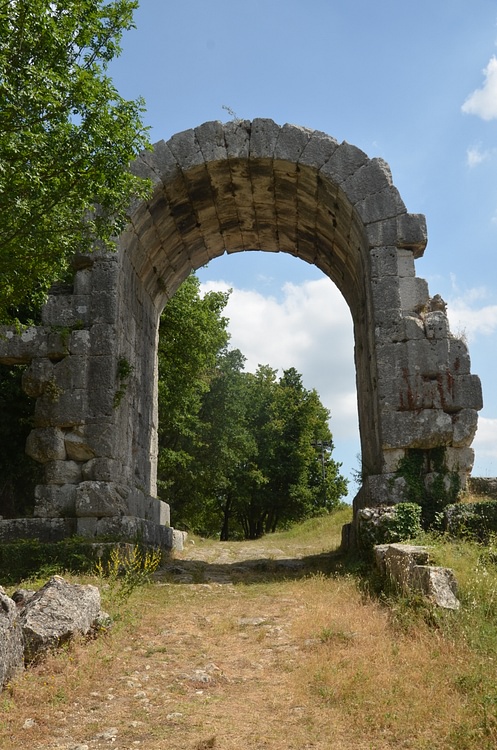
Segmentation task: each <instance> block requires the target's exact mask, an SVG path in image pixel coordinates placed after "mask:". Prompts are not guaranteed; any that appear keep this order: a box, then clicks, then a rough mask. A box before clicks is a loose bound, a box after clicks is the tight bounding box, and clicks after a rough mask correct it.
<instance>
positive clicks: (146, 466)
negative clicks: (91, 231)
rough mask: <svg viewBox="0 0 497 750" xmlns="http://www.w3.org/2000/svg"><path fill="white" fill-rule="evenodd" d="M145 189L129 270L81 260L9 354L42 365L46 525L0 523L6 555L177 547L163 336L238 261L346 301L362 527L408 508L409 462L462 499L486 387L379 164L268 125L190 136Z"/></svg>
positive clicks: (305, 133)
mask: <svg viewBox="0 0 497 750" xmlns="http://www.w3.org/2000/svg"><path fill="white" fill-rule="evenodd" d="M133 171H135V172H136V173H137V174H139V175H141V176H143V177H147V178H149V179H150V180H151V181H152V183H153V195H152V197H150V199H149V200H147V201H144V202H140V203H137V205H136V206H134V208H133V211H132V214H131V220H130V223H129V226H128V228H127V230H126V231H125V232H124V233H123V234H122V236H121V237H120V238H119V240H118V247H117V252H115V253H106V254H101V253H99V252H95V253H93V254H91V255H89V256H84V257H77V258H75V259H74V267H75V274H74V285H73V288H72V289H63V288H62V289H59V290H58V291H59V292H61V291H62V293H53V294H51V296H50V297H49V299H48V302H47V303H46V305H45V307H44V309H43V325H42V326H39V327H36V328H29V329H27V330H26V331H24V332H22V333H21V334H17V333H15V332H14V331H13V330H6V331H4V334H5V335H4V336H3V337H2V338H1V340H0V362H3V363H5V364H15V363H20V364H21V363H22V364H27V363H29V367H28V368H27V370H26V372H25V375H24V380H23V386H24V388H25V390H26V392H27V393H28V394H29V395H31V396H33V397H36V406H35V416H34V419H35V422H34V424H35V426H34V429H33V431H32V432H31V434H30V436H29V438H28V441H27V446H26V450H27V452H28V454H29V455H31V456H32V457H33V458H35V459H36V460H37V461H40V462H42V463H43V464H44V467H45V483H44V484H43V485H40V486H38V487H37V489H36V499H35V511H34V517H33V518H30V519H17V520H14V521H3V522H1V523H0V526H1V527H2V528H3V531H2V529H1V528H0V539H1V538H5V535H6V534H7V535H8V536H9V537H10V538H13V537H15V536H39V537H40V538H44V539H57V538H61V537H64V536H68V535H71V534H74V533H77V534H79V535H84V536H87V537H89V538H93V537H96V536H102V535H104V536H116V537H120V538H123V539H133V538H136V536H137V535H139V536H140V537H141V538H143V539H144V540H145V541H148V542H150V543H154V544H157V543H160V544H162V545H163V546H166V547H170V546H172V545H173V544H174V541H175V539H177V537H178V535H177V534H176V533H175V532H174V531H173V529H172V528H171V527H170V526H169V508H168V506H167V505H166V504H165V503H164V502H161V501H160V500H158V499H157V498H156V457H157V398H156V387H157V367H156V360H157V356H156V352H157V336H158V321H159V316H160V313H161V311H162V309H163V307H164V305H165V304H166V303H167V301H168V299H170V298H171V296H172V295H173V294H174V293H175V291H176V290H177V288H178V287H179V285H180V284H181V283H182V282H183V281H184V279H185V278H186V277H187V276H188V274H189V273H190V272H191V271H192V270H194V269H197V268H199V267H200V266H202V265H205V264H206V263H207V262H208V261H210V260H212V259H213V258H216V257H218V256H220V255H222V254H223V253H225V252H227V253H234V252H240V251H244V250H261V251H268V252H285V253H291V254H292V255H294V256H296V257H299V258H302V260H305V261H307V262H308V263H312V264H313V265H315V266H317V267H318V268H320V269H321V271H322V272H323V273H324V274H325V275H326V276H328V277H329V278H330V279H331V280H332V281H333V282H334V283H335V284H336V286H337V287H338V289H339V290H340V292H341V293H342V295H343V297H344V298H345V300H346V301H347V304H348V306H349V308H350V311H351V315H352V319H353V325H354V339H355V366H356V380H357V394H358V409H359V428H360V439H361V450H362V464H363V469H364V480H363V485H362V487H361V489H360V491H359V493H358V495H357V496H356V498H355V501H354V508H355V510H357V509H358V508H360V507H365V506H371V505H373V506H375V505H379V504H383V503H385V502H387V503H388V502H395V501H396V500H397V499H398V494H399V493H398V489H399V488H398V482H396V481H394V480H395V472H396V469H397V467H398V464H399V461H400V459H401V458H402V457H403V456H404V455H405V454H406V452H407V451H408V450H409V449H412V448H416V449H419V450H422V451H425V452H426V457H427V458H426V462H425V466H426V481H427V482H428V481H430V476H431V477H432V478H433V466H431V465H430V460H429V456H430V451H431V450H432V449H433V448H437V447H440V446H443V447H444V449H445V461H446V468H447V470H448V471H451V472H458V474H459V475H460V479H461V482H462V485H463V486H464V485H465V482H466V479H467V477H468V475H469V473H470V471H471V468H472V464H473V451H472V449H471V447H470V446H471V443H472V440H473V437H474V434H475V431H476V426H477V411H478V410H479V409H480V408H481V406H482V397H481V387H480V381H479V378H478V377H477V376H476V375H472V374H471V372H470V359H469V355H468V350H467V347H466V344H465V343H464V342H463V341H462V340H461V339H458V338H456V337H454V336H453V335H452V334H451V333H450V331H449V326H448V321H447V316H446V314H445V305H444V304H443V301H442V300H441V299H440V298H439V297H435V298H430V295H429V292H428V287H427V283H426V281H424V280H423V279H421V278H418V277H416V275H415V268H414V261H415V259H416V258H418V257H420V256H421V255H422V253H423V251H424V248H425V245H426V227H425V220H424V217H423V216H421V215H418V214H409V213H407V211H406V208H405V206H404V203H403V202H402V199H401V197H400V195H399V193H398V191H397V189H396V188H395V186H394V185H393V184H392V179H391V174H390V170H389V167H388V165H387V164H386V163H385V162H384V161H383V160H381V159H376V158H375V159H369V158H368V157H367V156H366V154H365V153H363V152H362V151H361V150H360V149H358V148H356V147H354V146H352V145H350V144H348V143H346V142H344V143H341V144H339V143H338V142H337V141H336V140H335V139H334V138H332V137H330V136H328V135H326V134H324V133H321V132H318V131H312V130H308V129H305V128H301V127H296V126H293V125H284V126H282V127H281V126H279V125H277V124H275V123H274V122H273V121H272V120H267V119H257V120H254V121H252V122H249V121H234V122H229V123H227V124H224V125H223V124H221V123H220V122H209V123H205V124H204V125H201V126H200V127H198V128H195V129H193V130H187V131H185V132H183V133H179V134H177V135H175V136H173V137H172V138H171V139H170V140H169V141H168V142H167V143H166V142H164V141H160V142H159V143H157V144H155V146H154V148H153V151H150V152H145V153H144V154H143V155H142V156H141V157H140V158H139V159H138V160H137V161H136V162H135V163H134V165H133ZM54 291H56V290H54ZM332 345H333V343H332V342H331V341H330V346H332ZM330 377H333V375H332V374H330ZM400 494H401V493H400ZM173 521H174V519H173Z"/></svg>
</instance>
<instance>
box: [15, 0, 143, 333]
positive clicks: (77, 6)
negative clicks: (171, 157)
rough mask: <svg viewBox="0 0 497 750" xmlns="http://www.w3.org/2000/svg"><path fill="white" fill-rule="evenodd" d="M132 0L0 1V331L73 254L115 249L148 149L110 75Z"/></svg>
mask: <svg viewBox="0 0 497 750" xmlns="http://www.w3.org/2000/svg"><path fill="white" fill-rule="evenodd" d="M137 5H138V3H137V2H136V1H135V0H113V1H111V2H103V0H63V1H62V0H10V1H7V0H4V1H3V2H0V211H1V215H2V235H1V237H0V276H1V278H2V290H1V293H0V322H2V321H8V320H9V319H11V318H12V317H15V316H16V311H17V310H18V309H19V307H21V306H26V305H28V306H29V305H32V304H33V303H39V302H40V301H41V300H42V299H43V296H44V294H45V292H46V291H47V289H48V288H49V286H50V284H51V283H52V282H53V281H55V280H56V279H57V278H60V276H61V274H62V273H63V270H64V267H65V266H66V265H67V262H68V259H69V258H70V256H71V255H73V254H74V253H78V252H88V251H90V250H91V249H92V248H93V247H94V244H95V243H96V242H100V243H103V244H104V245H105V246H108V245H109V243H111V238H112V236H113V235H116V234H118V233H119V232H120V231H121V229H122V228H123V226H124V224H125V222H126V212H127V208H128V206H129V203H130V199H131V197H132V196H134V195H136V194H144V191H145V190H146V189H148V187H147V184H146V183H145V181H143V180H139V179H138V178H136V177H134V176H133V175H132V174H131V173H130V172H129V171H128V167H129V163H130V161H131V160H132V159H133V158H134V157H135V156H136V155H137V153H138V152H139V151H140V150H142V149H143V148H145V147H146V146H147V144H148V139H147V135H146V128H144V126H143V124H142V121H141V113H142V111H143V103H142V101H141V100H137V101H127V100H125V99H123V98H122V97H121V96H120V95H119V94H118V92H117V91H116V89H115V87H114V86H113V84H112V81H111V79H110V78H109V76H108V75H107V69H108V64H109V62H110V61H111V60H112V59H113V58H114V57H115V56H116V55H117V54H118V53H119V52H120V47H119V43H120V39H121V36H122V33H123V31H125V30H127V29H129V28H131V27H132V26H133V20H132V19H133V11H134V9H135V8H136V7H137Z"/></svg>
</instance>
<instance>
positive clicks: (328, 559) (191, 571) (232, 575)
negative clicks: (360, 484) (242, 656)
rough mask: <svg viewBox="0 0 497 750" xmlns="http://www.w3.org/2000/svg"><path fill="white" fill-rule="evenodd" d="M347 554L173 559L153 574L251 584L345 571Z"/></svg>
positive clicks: (182, 579) (171, 578)
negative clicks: (213, 559) (210, 559)
mask: <svg viewBox="0 0 497 750" xmlns="http://www.w3.org/2000/svg"><path fill="white" fill-rule="evenodd" d="M346 563H347V556H346V555H344V553H342V552H340V551H338V550H333V551H331V552H323V553H321V554H317V555H309V556H307V557H296V558H290V557H289V558H274V557H271V556H268V557H261V558H257V559H246V560H236V561H234V562H219V561H216V562H208V561H205V560H199V559H184V560H173V561H170V562H168V563H166V564H165V565H163V566H162V567H161V568H160V570H158V571H157V573H156V574H155V576H154V578H155V579H156V580H159V581H164V582H168V583H182V584H185V583H186V584H188V583H193V584H198V583H218V584H235V583H239V584H240V583H242V584H252V583H262V582H265V583H266V582H268V581H271V580H275V581H278V580H282V579H298V578H306V577H308V576H311V575H317V574H321V575H327V576H328V575H336V574H343V573H344V572H345V566H346Z"/></svg>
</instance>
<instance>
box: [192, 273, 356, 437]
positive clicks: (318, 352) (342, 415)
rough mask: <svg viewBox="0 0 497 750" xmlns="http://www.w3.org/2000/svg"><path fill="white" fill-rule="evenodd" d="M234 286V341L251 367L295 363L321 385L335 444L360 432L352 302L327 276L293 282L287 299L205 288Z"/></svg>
mask: <svg viewBox="0 0 497 750" xmlns="http://www.w3.org/2000/svg"><path fill="white" fill-rule="evenodd" d="M230 287H231V288H232V293H231V295H230V298H229V302H228V305H227V307H226V309H225V314H226V317H227V318H229V321H230V323H229V331H230V334H231V341H230V345H231V346H232V347H233V348H238V349H240V351H241V352H242V353H243V354H244V355H245V357H246V358H247V362H246V369H247V370H249V371H252V372H254V371H255V370H256V368H257V366H258V365H259V364H264V365H265V364H267V365H270V366H271V367H273V368H274V369H279V370H280V372H281V370H283V369H287V368H289V367H295V368H296V369H297V370H298V371H299V372H300V373H301V374H302V376H303V382H304V385H305V387H306V388H315V389H316V390H317V392H318V393H319V396H320V398H321V401H322V402H323V404H324V405H325V406H326V407H327V408H328V409H330V411H331V414H332V421H331V428H332V432H333V436H334V439H335V443H336V444H338V442H339V439H348V438H352V437H353V436H355V437H357V436H358V426H357V424H358V422H357V400H356V390H355V365H354V355H353V343H354V335H353V329H352V320H351V316H350V311H349V309H348V306H347V303H346V302H345V300H344V299H343V297H342V296H341V294H340V292H339V291H338V290H337V288H336V286H335V285H334V284H333V283H332V282H331V281H330V280H329V279H328V278H326V277H323V278H322V279H319V280H316V281H304V282H303V283H302V284H294V283H289V282H287V283H286V284H284V286H283V287H282V292H283V295H282V299H281V301H278V300H276V299H275V298H274V297H271V296H264V295H263V294H262V293H260V292H258V291H254V290H243V289H237V288H236V287H234V288H233V285H228V284H227V283H226V282H224V281H209V282H208V283H206V284H202V290H203V291H208V290H210V289H217V290H227V289H228V288H230Z"/></svg>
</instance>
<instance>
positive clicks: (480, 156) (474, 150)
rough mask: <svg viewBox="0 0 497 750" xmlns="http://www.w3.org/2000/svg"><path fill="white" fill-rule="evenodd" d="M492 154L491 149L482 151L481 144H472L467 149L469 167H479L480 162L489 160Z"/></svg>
mask: <svg viewBox="0 0 497 750" xmlns="http://www.w3.org/2000/svg"><path fill="white" fill-rule="evenodd" d="M491 156H492V152H491V151H488V150H487V151H482V150H481V148H480V146H478V145H476V146H470V147H469V148H468V150H467V151H466V161H467V164H468V167H470V168H471V169H472V168H473V167H477V166H478V164H482V163H483V162H484V161H487V159H489V158H490V157H491Z"/></svg>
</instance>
